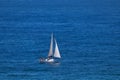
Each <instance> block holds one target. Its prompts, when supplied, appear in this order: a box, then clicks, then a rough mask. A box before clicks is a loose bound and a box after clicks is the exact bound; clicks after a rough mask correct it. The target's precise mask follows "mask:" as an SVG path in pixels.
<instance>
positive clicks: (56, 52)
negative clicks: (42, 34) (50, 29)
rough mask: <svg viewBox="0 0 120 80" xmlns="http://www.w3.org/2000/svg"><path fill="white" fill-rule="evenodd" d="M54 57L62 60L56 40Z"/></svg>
mask: <svg viewBox="0 0 120 80" xmlns="http://www.w3.org/2000/svg"><path fill="white" fill-rule="evenodd" d="M54 57H56V58H61V56H60V52H59V49H58V45H57V42H56V40H55V52H54Z"/></svg>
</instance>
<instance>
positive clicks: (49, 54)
mask: <svg viewBox="0 0 120 80" xmlns="http://www.w3.org/2000/svg"><path fill="white" fill-rule="evenodd" d="M50 56H53V34H51V42H50V49H49V53H48V57H50Z"/></svg>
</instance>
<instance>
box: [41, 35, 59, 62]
mask: <svg viewBox="0 0 120 80" xmlns="http://www.w3.org/2000/svg"><path fill="white" fill-rule="evenodd" d="M54 46H55V49H53V48H54ZM57 58H58V59H60V58H61V55H60V51H59V48H58V44H57V41H56V39H55V38H54V37H53V34H52V35H51V41H50V49H49V53H48V56H47V58H40V62H41V63H51V62H55V60H56V59H57Z"/></svg>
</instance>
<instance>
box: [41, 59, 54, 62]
mask: <svg viewBox="0 0 120 80" xmlns="http://www.w3.org/2000/svg"><path fill="white" fill-rule="evenodd" d="M53 62H55V60H54V59H44V58H40V63H53Z"/></svg>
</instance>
